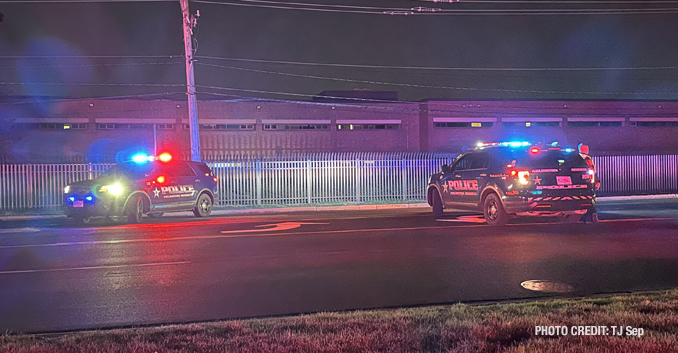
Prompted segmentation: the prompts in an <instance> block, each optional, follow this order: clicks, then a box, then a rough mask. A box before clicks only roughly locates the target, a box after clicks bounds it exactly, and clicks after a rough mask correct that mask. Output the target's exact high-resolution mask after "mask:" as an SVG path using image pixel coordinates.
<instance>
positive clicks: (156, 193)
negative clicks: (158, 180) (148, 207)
mask: <svg viewBox="0 0 678 353" xmlns="http://www.w3.org/2000/svg"><path fill="white" fill-rule="evenodd" d="M153 197H160V190H158V189H157V188H155V189H153Z"/></svg>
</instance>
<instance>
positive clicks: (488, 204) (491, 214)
mask: <svg viewBox="0 0 678 353" xmlns="http://www.w3.org/2000/svg"><path fill="white" fill-rule="evenodd" d="M483 215H484V216H485V221H486V222H487V224H489V225H491V226H503V225H504V224H506V223H507V222H508V221H509V214H508V213H506V211H505V210H504V206H503V205H502V204H501V200H499V197H498V196H497V195H496V194H490V195H488V196H487V197H486V198H485V202H483Z"/></svg>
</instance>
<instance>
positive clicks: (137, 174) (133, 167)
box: [100, 163, 157, 179]
mask: <svg viewBox="0 0 678 353" xmlns="http://www.w3.org/2000/svg"><path fill="white" fill-rule="evenodd" d="M156 169H157V167H156V166H155V164H154V163H146V164H141V165H139V164H136V163H121V164H118V165H116V166H114V167H112V168H110V169H108V170H107V171H106V172H104V173H103V174H102V175H100V177H103V178H111V177H115V178H120V177H126V178H129V179H142V178H146V177H148V176H149V175H151V174H152V173H153V172H154V171H155V170H156Z"/></svg>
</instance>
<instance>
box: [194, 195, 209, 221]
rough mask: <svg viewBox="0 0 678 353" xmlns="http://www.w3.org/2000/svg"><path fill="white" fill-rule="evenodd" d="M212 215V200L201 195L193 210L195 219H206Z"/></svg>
mask: <svg viewBox="0 0 678 353" xmlns="http://www.w3.org/2000/svg"><path fill="white" fill-rule="evenodd" d="M210 213H212V199H211V198H210V197H209V195H207V194H202V195H200V197H199V198H198V203H197V204H196V205H195V208H194V209H193V214H194V215H195V216H196V217H207V216H209V215H210Z"/></svg>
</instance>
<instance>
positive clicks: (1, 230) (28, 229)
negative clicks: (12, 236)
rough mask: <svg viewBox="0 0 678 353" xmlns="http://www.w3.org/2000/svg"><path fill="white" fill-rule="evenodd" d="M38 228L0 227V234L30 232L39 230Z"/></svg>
mask: <svg viewBox="0 0 678 353" xmlns="http://www.w3.org/2000/svg"><path fill="white" fill-rule="evenodd" d="M39 231H40V229H38V228H30V227H25V228H8V229H0V234H7V233H30V232H39Z"/></svg>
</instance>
